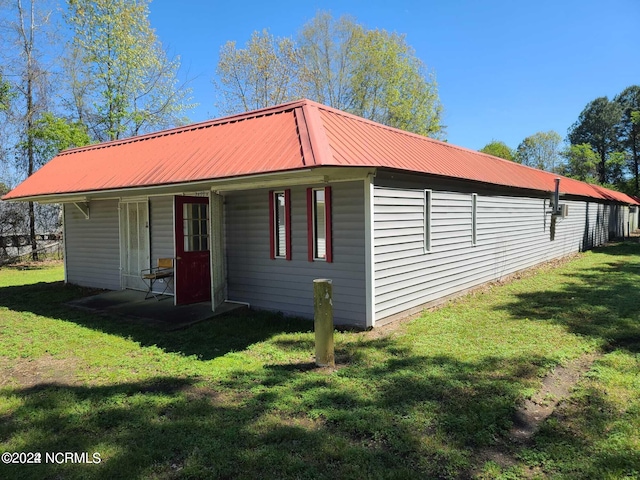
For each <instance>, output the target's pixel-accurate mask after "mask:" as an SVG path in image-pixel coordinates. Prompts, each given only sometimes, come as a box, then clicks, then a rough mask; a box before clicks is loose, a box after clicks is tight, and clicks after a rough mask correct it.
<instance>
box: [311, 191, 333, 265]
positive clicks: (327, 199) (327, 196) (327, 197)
mask: <svg viewBox="0 0 640 480" xmlns="http://www.w3.org/2000/svg"><path fill="white" fill-rule="evenodd" d="M324 209H325V212H324V213H325V216H326V218H325V226H326V229H327V240H326V247H325V248H326V250H327V252H326V260H327V262H329V263H331V262H333V228H332V225H331V187H324ZM312 255H313V254H312Z"/></svg>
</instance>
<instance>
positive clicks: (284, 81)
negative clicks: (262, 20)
mask: <svg viewBox="0 0 640 480" xmlns="http://www.w3.org/2000/svg"><path fill="white" fill-rule="evenodd" d="M301 65H302V64H301V57H300V53H299V51H298V48H297V47H296V46H295V44H294V42H293V40H291V39H290V38H276V37H274V36H273V35H271V34H270V33H269V32H268V31H267V30H263V31H262V32H253V35H251V38H250V39H249V41H248V42H247V44H246V45H245V47H244V48H238V47H237V46H236V42H232V41H229V42H227V43H225V44H224V45H223V46H222V48H221V50H220V59H219V61H218V67H217V73H218V77H219V78H220V81H219V84H218V88H219V89H220V90H221V93H222V101H221V102H219V104H218V108H219V109H220V110H222V111H223V112H224V113H227V114H231V113H237V112H241V111H245V112H246V111H248V110H254V109H258V108H264V107H268V106H271V105H277V104H279V103H283V102H286V101H289V100H295V99H298V98H300V96H302V95H303V90H302V85H301V82H300V80H299V76H298V73H299V71H300V69H301ZM214 83H215V82H214Z"/></svg>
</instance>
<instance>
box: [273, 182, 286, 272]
mask: <svg viewBox="0 0 640 480" xmlns="http://www.w3.org/2000/svg"><path fill="white" fill-rule="evenodd" d="M269 217H270V220H269V236H270V241H269V244H270V245H269V246H270V250H271V258H286V259H287V260H291V190H284V191H279V192H274V191H271V192H269Z"/></svg>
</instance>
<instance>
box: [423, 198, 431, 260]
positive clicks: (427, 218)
mask: <svg viewBox="0 0 640 480" xmlns="http://www.w3.org/2000/svg"><path fill="white" fill-rule="evenodd" d="M423 216H424V246H423V248H424V253H427V252H430V251H431V190H425V191H424V212H423Z"/></svg>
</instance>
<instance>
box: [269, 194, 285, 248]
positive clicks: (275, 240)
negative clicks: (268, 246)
mask: <svg viewBox="0 0 640 480" xmlns="http://www.w3.org/2000/svg"><path fill="white" fill-rule="evenodd" d="M280 194H282V198H283V199H284V215H285V218H283V221H284V248H283V249H282V250H284V255H278V250H279V249H278V245H279V241H280V235H279V234H280V231H279V229H278V195H280ZM286 215H287V195H286V193H285V191H284V190H274V191H273V218H272V219H271V221H272V222H273V256H274V258H282V259H286V258H287V219H286Z"/></svg>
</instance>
